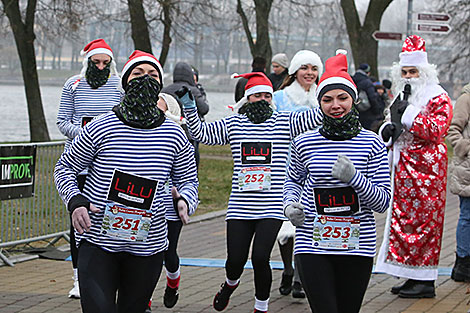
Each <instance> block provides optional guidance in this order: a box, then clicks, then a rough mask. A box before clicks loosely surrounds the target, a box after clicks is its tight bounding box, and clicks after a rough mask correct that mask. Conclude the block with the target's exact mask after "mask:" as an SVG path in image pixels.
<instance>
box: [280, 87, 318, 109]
mask: <svg viewBox="0 0 470 313" xmlns="http://www.w3.org/2000/svg"><path fill="white" fill-rule="evenodd" d="M316 89H317V85H316V84H315V83H314V84H313V85H312V86H311V87H310V90H309V91H306V90H305V89H304V88H303V87H302V86H300V84H299V82H298V81H297V80H294V81H293V82H292V84H291V85H289V86H287V87H286V88H284V94H285V95H286V96H287V99H288V100H289V101H291V102H293V103H295V104H296V105H298V106H306V107H308V108H310V109H313V108H318V107H319V106H320V105H319V104H318V100H317V96H316V94H315V91H316Z"/></svg>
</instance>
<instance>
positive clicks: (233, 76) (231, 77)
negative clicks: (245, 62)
mask: <svg viewBox="0 0 470 313" xmlns="http://www.w3.org/2000/svg"><path fill="white" fill-rule="evenodd" d="M239 75H240V74H238V73H233V74H232V75H230V79H235V77H237V76H239Z"/></svg>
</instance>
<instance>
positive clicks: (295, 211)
mask: <svg viewBox="0 0 470 313" xmlns="http://www.w3.org/2000/svg"><path fill="white" fill-rule="evenodd" d="M284 214H285V215H286V217H287V218H288V219H289V221H291V223H292V224H293V225H294V226H302V225H303V223H304V221H305V213H304V206H303V205H302V204H300V203H298V202H293V203H291V204H289V205H288V206H286V208H285V209H284Z"/></svg>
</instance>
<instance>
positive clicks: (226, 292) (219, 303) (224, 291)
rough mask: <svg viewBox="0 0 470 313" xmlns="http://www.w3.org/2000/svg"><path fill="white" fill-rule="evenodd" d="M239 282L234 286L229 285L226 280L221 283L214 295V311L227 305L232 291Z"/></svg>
mask: <svg viewBox="0 0 470 313" xmlns="http://www.w3.org/2000/svg"><path fill="white" fill-rule="evenodd" d="M238 285H239V283H238V284H236V285H235V286H229V285H228V284H227V282H225V283H223V284H222V285H221V287H222V288H220V290H219V292H217V294H216V295H215V297H214V302H213V306H214V309H215V310H216V311H223V310H225V308H226V307H227V305H228V302H229V300H230V296H231V295H232V293H233V292H234V291H235V289H237V287H238Z"/></svg>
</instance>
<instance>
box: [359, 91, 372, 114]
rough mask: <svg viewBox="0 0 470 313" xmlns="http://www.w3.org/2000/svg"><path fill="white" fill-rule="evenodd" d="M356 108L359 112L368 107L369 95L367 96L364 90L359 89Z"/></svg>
mask: <svg viewBox="0 0 470 313" xmlns="http://www.w3.org/2000/svg"><path fill="white" fill-rule="evenodd" d="M356 108H357V110H358V111H359V112H365V111H367V110H369V109H370V102H369V97H368V96H367V92H365V91H364V90H361V91H359V94H358V97H357V101H356Z"/></svg>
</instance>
